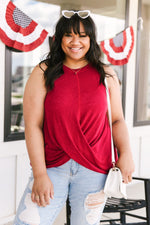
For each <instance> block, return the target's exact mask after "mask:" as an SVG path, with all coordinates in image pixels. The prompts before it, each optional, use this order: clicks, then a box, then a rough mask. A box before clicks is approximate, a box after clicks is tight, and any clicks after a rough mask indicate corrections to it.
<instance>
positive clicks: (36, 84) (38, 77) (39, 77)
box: [26, 63, 47, 89]
mask: <svg viewBox="0 0 150 225" xmlns="http://www.w3.org/2000/svg"><path fill="white" fill-rule="evenodd" d="M41 68H42V69H41ZM46 68H47V67H46V65H45V64H44V63H42V64H41V65H40V64H38V65H36V66H35V67H34V68H33V70H32V72H31V74H30V76H29V79H28V81H27V84H26V86H30V87H31V88H37V89H45V88H46V87H45V78H44V70H45V69H46Z"/></svg>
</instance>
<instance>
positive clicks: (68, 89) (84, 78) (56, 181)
mask: <svg viewBox="0 0 150 225" xmlns="http://www.w3.org/2000/svg"><path fill="white" fill-rule="evenodd" d="M100 55H101V52H100V48H99V46H98V44H97V43H96V35H95V25H94V23H93V20H92V19H91V17H90V13H89V11H77V12H73V11H71V12H68V11H64V12H63V16H62V17H61V18H60V19H59V21H58V23H57V25H56V31H55V35H54V40H53V43H52V46H51V51H50V53H49V54H48V56H47V59H46V60H45V61H43V62H41V63H40V64H39V65H37V66H36V67H35V68H34V70H33V72H32V73H31V75H30V78H29V80H28V82H27V84H26V88H25V93H24V102H23V108H24V120H25V138H26V144H27V149H28V154H29V158H30V161H31V166H32V174H31V177H30V179H29V183H28V185H27V187H26V189H25V192H24V195H23V197H22V199H21V202H20V205H19V208H18V211H17V215H16V218H15V222H14V224H16V225H21V224H26V225H27V224H28V225H29V224H30V225H31V224H32V225H39V224H40V225H52V224H53V222H54V221H55V219H56V217H57V215H58V213H59V212H60V211H61V209H62V207H63V206H64V204H65V202H66V199H67V197H68V196H69V201H70V206H71V225H89V224H90V225H98V224H99V221H100V218H101V214H102V211H103V208H104V205H105V201H106V196H105V194H104V193H103V187H104V184H105V180H106V177H107V173H108V170H109V169H110V168H111V166H112V165H111V135H110V127H109V122H108V117H107V99H106V89H105V85H104V79H107V83H108V87H109V93H110V101H111V110H112V127H113V139H114V143H115V146H116V148H117V150H118V152H119V159H118V161H117V166H118V167H119V168H120V169H121V171H122V175H123V179H124V182H125V183H128V182H130V181H131V179H132V172H133V170H134V164H133V160H132V154H131V150H130V144H129V137H128V131H127V127H126V124H125V121H124V117H123V112H122V106H121V97H120V88H119V82H118V79H117V76H116V74H115V73H114V71H113V70H112V69H111V68H110V67H107V66H104V65H103V63H102V62H101V61H100ZM62 225H63V224H62Z"/></svg>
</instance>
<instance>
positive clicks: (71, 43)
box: [61, 23, 90, 63]
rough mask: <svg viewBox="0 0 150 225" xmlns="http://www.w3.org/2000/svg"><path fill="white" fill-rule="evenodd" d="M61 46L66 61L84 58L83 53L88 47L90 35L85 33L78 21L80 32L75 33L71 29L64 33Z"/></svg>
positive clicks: (84, 53)
mask: <svg viewBox="0 0 150 225" xmlns="http://www.w3.org/2000/svg"><path fill="white" fill-rule="evenodd" d="M61 47H62V50H63V51H64V53H65V55H66V58H65V62H66V63H67V62H69V61H73V62H76V61H83V60H85V55H86V53H87V52H88V50H89V48H90V37H89V36H87V35H86V33H85V30H84V26H83V24H82V23H80V34H75V33H74V32H73V30H72V32H71V33H69V34H68V33H66V34H64V36H63V38H62V42H61Z"/></svg>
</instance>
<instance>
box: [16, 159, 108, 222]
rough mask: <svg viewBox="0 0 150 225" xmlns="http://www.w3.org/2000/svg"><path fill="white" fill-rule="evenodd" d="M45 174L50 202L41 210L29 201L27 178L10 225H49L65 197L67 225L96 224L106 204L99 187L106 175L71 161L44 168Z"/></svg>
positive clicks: (30, 182) (30, 187) (30, 188)
mask: <svg viewBox="0 0 150 225" xmlns="http://www.w3.org/2000/svg"><path fill="white" fill-rule="evenodd" d="M47 173H48V175H49V177H50V179H51V181H52V183H53V185H54V199H52V200H51V201H50V205H47V206H45V207H39V206H38V205H37V204H36V203H33V202H32V201H31V191H32V185H33V175H31V177H30V178H29V182H28V185H27V187H26V189H25V192H24V195H23V197H22V199H21V202H20V205H19V207H18V210H17V214H16V217H15V221H14V225H52V224H53V223H54V221H55V219H56V217H57V215H58V214H59V212H60V211H61V209H62V207H63V206H64V205H65V203H66V199H67V197H68V196H69V201H70V206H71V225H98V224H99V221H100V218H101V215H102V212H103V208H104V205H105V202H106V196H105V194H104V193H103V187H104V183H105V180H106V176H107V175H105V174H101V173H97V172H94V171H92V170H89V169H87V168H85V167H83V166H81V165H79V164H78V163H77V162H75V161H74V160H72V159H71V160H69V161H68V162H67V163H65V164H63V165H61V166H59V167H53V168H48V169H47ZM62 225H63V224H62Z"/></svg>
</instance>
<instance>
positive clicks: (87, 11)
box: [62, 10, 91, 19]
mask: <svg viewBox="0 0 150 225" xmlns="http://www.w3.org/2000/svg"><path fill="white" fill-rule="evenodd" d="M65 12H70V13H73V14H72V16H73V15H75V14H78V16H79V17H80V18H82V19H86V18H87V17H88V16H90V13H91V12H90V10H79V11H73V10H62V15H63V16H64V17H65V18H67V19H70V18H71V17H72V16H70V17H69V16H66V15H65ZM81 12H83V13H84V12H86V13H87V16H80V13H81Z"/></svg>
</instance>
